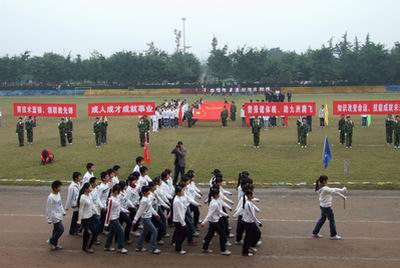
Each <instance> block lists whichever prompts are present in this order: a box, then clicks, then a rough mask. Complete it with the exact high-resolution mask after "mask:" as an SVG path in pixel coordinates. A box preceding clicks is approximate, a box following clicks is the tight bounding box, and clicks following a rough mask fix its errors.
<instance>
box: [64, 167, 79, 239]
mask: <svg viewBox="0 0 400 268" xmlns="http://www.w3.org/2000/svg"><path fill="white" fill-rule="evenodd" d="M80 182H81V173H80V172H74V173H72V182H71V184H70V185H69V187H68V194H67V201H66V203H65V209H66V210H67V211H68V210H69V209H70V208H71V209H72V211H73V213H72V219H71V226H70V228H69V235H78V232H79V229H80V225H79V224H77V221H78V214H79V211H78V210H79V208H78V197H79V190H80V188H81V185H80Z"/></svg>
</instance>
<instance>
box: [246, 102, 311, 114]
mask: <svg viewBox="0 0 400 268" xmlns="http://www.w3.org/2000/svg"><path fill="white" fill-rule="evenodd" d="M315 109H316V108H315V102H246V103H245V104H244V113H245V115H246V117H247V116H303V115H315Z"/></svg>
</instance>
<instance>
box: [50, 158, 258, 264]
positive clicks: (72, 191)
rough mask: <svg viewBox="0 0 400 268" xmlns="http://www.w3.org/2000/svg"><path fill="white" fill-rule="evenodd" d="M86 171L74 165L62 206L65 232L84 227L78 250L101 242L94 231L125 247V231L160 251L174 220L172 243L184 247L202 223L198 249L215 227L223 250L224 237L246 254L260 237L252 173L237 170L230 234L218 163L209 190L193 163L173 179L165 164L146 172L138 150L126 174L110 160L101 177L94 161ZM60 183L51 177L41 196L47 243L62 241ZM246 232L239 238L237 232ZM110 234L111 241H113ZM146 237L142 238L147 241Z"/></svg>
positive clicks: (108, 245) (141, 248)
mask: <svg viewBox="0 0 400 268" xmlns="http://www.w3.org/2000/svg"><path fill="white" fill-rule="evenodd" d="M86 168H87V172H86V173H85V174H84V175H83V177H82V175H81V173H80V172H74V173H73V175H72V179H73V181H72V182H71V184H70V186H69V187H68V195H67V201H66V206H65V208H66V210H69V209H71V210H72V211H73V214H72V219H71V226H70V229H69V234H70V235H80V233H83V234H82V250H83V251H85V252H87V253H94V250H93V245H94V244H96V245H100V244H101V241H100V240H99V235H100V234H104V235H106V237H107V238H106V241H105V243H104V250H105V251H117V252H119V253H122V254H126V253H127V252H128V250H127V249H126V246H127V245H129V244H132V243H133V242H132V240H131V236H136V237H138V239H137V241H136V247H135V251H136V252H150V253H153V254H160V253H161V250H160V246H162V245H163V244H165V242H164V240H163V239H166V238H169V237H170V234H169V233H168V227H172V226H174V231H173V235H172V236H171V243H172V244H173V245H174V247H175V251H176V252H177V253H178V254H180V255H184V254H186V251H185V250H184V249H183V244H184V241H185V240H187V245H188V246H195V245H197V243H196V242H195V238H196V237H199V236H200V233H199V231H200V228H199V227H203V226H205V225H206V224H207V223H208V230H207V234H206V236H205V237H204V239H203V246H202V249H203V253H211V252H212V250H210V249H209V245H210V243H211V240H212V238H213V237H214V235H215V233H217V234H218V236H219V245H220V251H221V255H226V256H229V255H231V251H229V250H228V247H230V246H232V243H231V242H230V241H229V238H234V237H235V238H236V241H235V244H237V245H243V248H242V254H243V256H252V255H253V254H255V253H256V252H257V249H256V247H257V246H259V245H260V244H261V240H260V238H261V231H260V229H259V227H261V222H260V221H259V220H258V219H257V217H256V213H257V212H258V211H259V209H258V208H257V206H256V205H255V203H254V202H256V201H258V199H256V198H255V197H254V187H253V181H252V179H251V178H250V174H249V173H248V172H246V171H243V172H241V173H240V174H239V179H238V184H237V191H238V204H237V206H236V208H235V209H234V217H236V218H237V224H236V236H235V235H234V234H232V233H231V229H232V228H231V227H230V223H229V220H228V218H229V215H228V210H229V211H232V206H233V204H234V202H233V201H232V200H230V199H229V196H231V195H232V193H231V192H229V191H227V190H225V189H224V186H223V185H224V177H223V174H222V172H221V171H220V170H218V169H215V170H214V171H213V172H212V178H211V180H210V189H209V193H208V195H207V198H205V199H203V193H202V191H201V190H200V189H199V188H198V187H197V186H196V174H195V172H194V171H193V170H189V171H187V172H186V173H185V174H184V175H183V176H181V178H180V181H179V182H176V183H175V184H174V181H173V179H172V177H171V173H172V172H171V170H169V169H165V170H164V171H163V172H161V174H160V175H159V176H156V177H155V178H153V179H152V178H150V176H149V175H148V168H147V167H146V166H144V159H143V157H137V158H136V166H135V168H134V169H133V171H132V173H131V174H130V175H129V176H128V178H127V179H126V180H120V179H119V178H118V175H119V171H120V166H118V165H115V166H114V167H112V168H110V169H109V170H107V171H103V172H101V173H100V180H98V178H97V177H96V176H95V175H94V172H95V165H94V164H93V163H88V164H87V166H86ZM61 185H62V183H61V182H60V181H54V182H53V183H52V186H51V187H52V193H51V194H50V195H49V197H48V200H47V220H48V223H50V224H53V233H52V236H51V238H50V239H49V240H48V241H47V243H48V244H49V246H50V248H51V250H57V249H62V246H61V245H60V244H59V243H58V240H59V238H60V237H61V235H62V234H63V232H64V226H63V224H62V222H63V217H64V216H65V210H64V207H63V205H62V203H61V197H60V190H61ZM202 203H204V204H207V205H208V212H207V215H206V216H205V217H204V219H203V220H201V219H200V209H199V208H200V207H201V206H202ZM243 237H244V239H243ZM114 240H115V243H116V247H117V249H115V248H114V247H112V244H113V241H114ZM145 243H148V246H147V248H146V246H145Z"/></svg>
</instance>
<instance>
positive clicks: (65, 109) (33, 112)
mask: <svg viewBox="0 0 400 268" xmlns="http://www.w3.org/2000/svg"><path fill="white" fill-rule="evenodd" d="M14 116H41V117H76V104H60V103H14Z"/></svg>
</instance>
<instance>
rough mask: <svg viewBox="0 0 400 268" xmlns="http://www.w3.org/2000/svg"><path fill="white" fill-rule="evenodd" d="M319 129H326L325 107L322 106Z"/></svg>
mask: <svg viewBox="0 0 400 268" xmlns="http://www.w3.org/2000/svg"><path fill="white" fill-rule="evenodd" d="M318 115H319V127H320V128H324V127H325V106H324V105H321V109H319V114H318Z"/></svg>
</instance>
